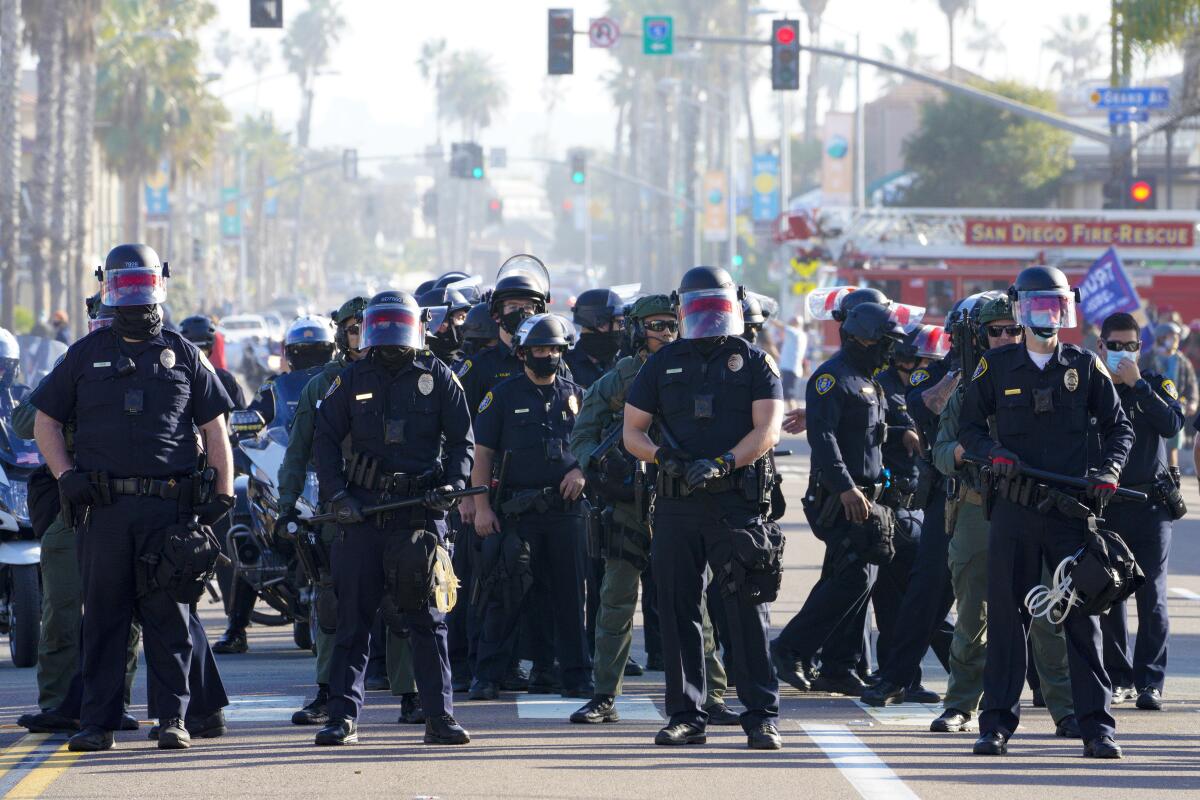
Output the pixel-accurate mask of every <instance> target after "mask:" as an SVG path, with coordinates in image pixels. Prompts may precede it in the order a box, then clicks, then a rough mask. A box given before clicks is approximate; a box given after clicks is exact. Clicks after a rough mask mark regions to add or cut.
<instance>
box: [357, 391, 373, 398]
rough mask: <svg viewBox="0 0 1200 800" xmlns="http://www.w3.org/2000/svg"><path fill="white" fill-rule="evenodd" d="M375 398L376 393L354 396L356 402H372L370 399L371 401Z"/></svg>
mask: <svg viewBox="0 0 1200 800" xmlns="http://www.w3.org/2000/svg"><path fill="white" fill-rule="evenodd" d="M374 396H375V393H374V392H367V393H366V394H356V395H354V399H355V400H370V399H371V398H372V397H374Z"/></svg>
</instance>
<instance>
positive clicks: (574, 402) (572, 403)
mask: <svg viewBox="0 0 1200 800" xmlns="http://www.w3.org/2000/svg"><path fill="white" fill-rule="evenodd" d="M567 408H569V409H571V413H572V414H578V413H579V398H578V397H576V396H575V395H573V394H572V395H568V396H567Z"/></svg>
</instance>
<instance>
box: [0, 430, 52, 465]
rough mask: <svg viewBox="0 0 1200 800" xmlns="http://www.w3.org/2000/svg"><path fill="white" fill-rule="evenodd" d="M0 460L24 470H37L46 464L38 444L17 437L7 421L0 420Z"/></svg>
mask: <svg viewBox="0 0 1200 800" xmlns="http://www.w3.org/2000/svg"><path fill="white" fill-rule="evenodd" d="M0 460H2V461H3V462H4V463H5V464H9V465H12V466H16V467H21V468H23V469H37V468H38V467H40V466H41V465H42V464H44V463H45V460H44V459H43V458H42V454H41V452H39V451H38V448H37V442H35V441H34V440H33V439H22V438H21V437H20V436H17V434H16V432H15V431H13V427H12V423H11V422H10V421H9V420H7V419H4V420H0Z"/></svg>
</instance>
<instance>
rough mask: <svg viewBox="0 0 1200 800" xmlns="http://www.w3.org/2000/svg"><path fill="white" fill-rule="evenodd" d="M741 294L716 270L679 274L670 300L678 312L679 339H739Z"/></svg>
mask: <svg viewBox="0 0 1200 800" xmlns="http://www.w3.org/2000/svg"><path fill="white" fill-rule="evenodd" d="M744 295H745V291H744V290H743V289H742V287H740V286H738V285H737V284H735V283H734V282H733V278H731V277H730V276H729V273H728V272H726V271H725V270H723V269H721V268H720V267H692V268H691V269H689V270H688V271H687V272H685V273H683V280H681V281H680V282H679V289H678V291H677V292H675V294H674V295H673V297H672V299H673V300H674V301H675V303H676V305H677V306H678V308H679V311H678V314H679V337H680V338H681V339H710V338H714V337H720V336H740V335H741V334H742V331H743V329H744V328H745V327H746V326H745V323H744V321H743V319H742V297H743V296H744Z"/></svg>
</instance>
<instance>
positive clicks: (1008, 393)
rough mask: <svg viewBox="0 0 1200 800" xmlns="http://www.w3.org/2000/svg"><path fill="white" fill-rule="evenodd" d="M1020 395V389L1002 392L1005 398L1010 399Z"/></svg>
mask: <svg viewBox="0 0 1200 800" xmlns="http://www.w3.org/2000/svg"><path fill="white" fill-rule="evenodd" d="M1020 393H1021V390H1020V389H1005V390H1004V396H1005V397H1012V396H1013V395H1014V394H1020Z"/></svg>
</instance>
